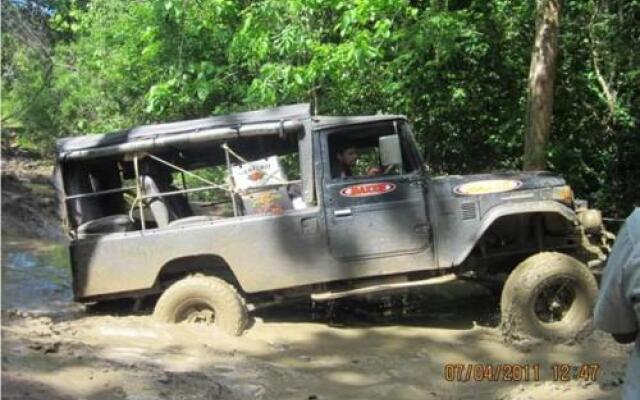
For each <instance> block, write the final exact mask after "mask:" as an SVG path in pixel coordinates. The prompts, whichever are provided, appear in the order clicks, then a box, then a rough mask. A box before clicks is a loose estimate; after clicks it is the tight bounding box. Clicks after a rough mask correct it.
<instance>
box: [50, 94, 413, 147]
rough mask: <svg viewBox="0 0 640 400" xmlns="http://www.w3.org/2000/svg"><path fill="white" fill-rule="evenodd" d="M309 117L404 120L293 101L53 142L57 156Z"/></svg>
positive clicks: (318, 124) (327, 123)
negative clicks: (325, 110) (321, 110)
mask: <svg viewBox="0 0 640 400" xmlns="http://www.w3.org/2000/svg"><path fill="white" fill-rule="evenodd" d="M309 118H311V121H312V124H313V126H314V128H319V129H330V128H332V127H336V126H340V125H353V124H361V123H369V122H375V121H385V120H393V119H405V117H404V116H401V115H372V116H353V117H339V116H314V117H313V118H312V117H311V113H310V105H309V104H308V103H301V104H293V105H287V106H281V107H275V108H268V109H262V110H258V111H248V112H242V113H236V114H229V115H224V116H217V117H208V118H200V119H194V120H188V121H178V122H170V123H163V124H153V125H143V126H138V127H134V128H130V129H126V130H122V131H117V132H113V133H107V134H100V135H85V136H73V137H67V138H62V139H59V140H58V141H57V146H56V150H57V153H58V155H59V156H60V155H62V154H65V153H68V152H75V151H82V150H92V149H99V148H104V147H109V146H117V145H120V144H124V143H128V142H134V141H139V140H143V139H157V138H162V137H166V136H171V135H178V134H185V133H195V134H197V132H199V131H202V130H210V129H215V128H224V127H239V126H246V125H251V124H259V123H270V122H271V123H273V122H281V121H293V120H297V121H302V120H305V119H309Z"/></svg>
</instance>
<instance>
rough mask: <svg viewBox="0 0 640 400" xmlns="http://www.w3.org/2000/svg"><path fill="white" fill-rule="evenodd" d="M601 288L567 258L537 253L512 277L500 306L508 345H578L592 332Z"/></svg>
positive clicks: (517, 268) (511, 275)
mask: <svg viewBox="0 0 640 400" xmlns="http://www.w3.org/2000/svg"><path fill="white" fill-rule="evenodd" d="M597 295H598V284H597V282H596V279H595V278H594V276H593V274H592V273H591V272H590V271H589V269H588V268H587V267H586V265H585V264H583V263H582V262H580V261H578V260H576V259H575V258H573V257H570V256H568V255H566V254H562V253H552V252H549V253H538V254H535V255H533V256H531V257H529V258H527V259H526V260H524V261H523V262H522V263H520V264H519V265H518V266H517V267H516V268H515V269H514V270H513V272H511V274H510V275H509V278H508V279H507V281H506V283H505V285H504V288H503V290H502V297H501V300H500V306H501V314H502V324H501V327H502V330H503V334H504V335H505V337H506V338H507V339H508V340H511V339H518V338H526V337H537V338H544V339H551V340H573V339H576V338H577V337H578V336H581V335H584V333H585V332H584V330H585V329H588V327H589V326H591V324H590V321H591V319H592V315H593V307H594V305H595V302H596V298H597Z"/></svg>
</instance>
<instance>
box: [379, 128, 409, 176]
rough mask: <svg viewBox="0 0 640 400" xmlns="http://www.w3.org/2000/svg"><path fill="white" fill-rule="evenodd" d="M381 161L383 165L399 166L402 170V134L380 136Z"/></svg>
mask: <svg viewBox="0 0 640 400" xmlns="http://www.w3.org/2000/svg"><path fill="white" fill-rule="evenodd" d="M378 140H379V147H380V162H381V163H382V165H383V166H389V165H393V166H398V167H399V170H400V171H403V170H404V169H403V168H402V151H401V150H400V136H398V134H394V135H388V136H380V138H379V139H378Z"/></svg>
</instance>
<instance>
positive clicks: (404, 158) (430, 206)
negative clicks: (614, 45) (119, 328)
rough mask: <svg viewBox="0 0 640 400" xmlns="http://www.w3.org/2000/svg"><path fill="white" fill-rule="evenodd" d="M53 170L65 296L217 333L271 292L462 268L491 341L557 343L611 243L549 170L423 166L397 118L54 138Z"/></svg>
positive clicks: (341, 290)
mask: <svg viewBox="0 0 640 400" xmlns="http://www.w3.org/2000/svg"><path fill="white" fill-rule="evenodd" d="M55 175H56V181H57V183H58V184H57V186H58V190H59V195H60V199H61V203H62V204H63V206H64V207H63V210H62V212H63V215H64V217H65V221H66V226H67V232H68V234H69V236H70V246H69V247H70V255H71V267H72V271H73V290H74V295H75V298H76V299H77V300H78V301H81V302H96V301H102V300H108V299H117V298H133V299H138V300H140V299H143V298H147V297H149V298H152V296H156V297H157V296H158V295H160V296H159V299H158V301H157V303H156V306H155V311H154V314H155V316H157V317H158V318H160V319H162V320H165V321H169V322H179V321H183V320H201V321H205V322H210V323H211V324H213V325H214V326H216V327H217V328H219V329H221V330H223V331H226V332H227V333H230V334H235V335H238V334H240V333H242V332H243V330H245V329H246V327H247V320H248V314H249V311H250V310H252V309H254V308H255V307H259V306H261V305H264V304H269V303H271V302H273V301H275V300H282V299H288V298H292V297H298V296H310V297H311V298H312V299H313V300H314V301H329V300H333V299H338V298H342V297H347V296H357V295H363V294H371V293H377V292H388V291H392V290H406V289H408V288H415V287H420V286H425V285H433V284H440V283H443V282H447V281H451V280H455V279H472V280H476V281H478V282H481V283H485V284H487V285H493V286H494V287H497V288H502V298H501V307H502V311H501V312H502V319H503V323H502V326H503V328H504V329H505V331H506V333H508V334H509V335H532V336H537V337H546V338H554V339H557V338H560V339H566V338H572V337H574V336H575V335H577V334H578V333H579V332H580V331H581V329H582V328H583V327H584V326H585V324H586V323H587V322H588V321H589V319H590V316H591V310H592V306H593V304H594V300H595V297H596V293H597V283H596V279H595V278H594V275H596V274H597V273H598V272H599V270H600V269H601V268H602V266H603V263H604V261H605V259H606V255H607V252H608V250H609V243H610V241H611V239H612V235H611V234H609V233H608V232H606V231H605V229H604V228H603V225H602V217H601V215H600V212H598V211H597V210H590V209H587V207H586V203H585V202H583V201H578V200H575V199H574V197H573V193H572V190H571V188H570V187H569V186H567V184H566V183H565V181H564V180H563V179H562V178H560V177H557V176H554V175H552V174H551V173H548V172H512V173H496V174H483V175H467V176H459V175H451V176H440V177H432V176H430V175H429V174H428V172H427V170H426V168H425V166H424V164H423V161H422V159H421V157H420V153H419V151H418V148H417V146H416V144H415V142H414V139H413V136H412V134H411V129H410V125H409V123H408V122H407V120H406V118H405V117H403V116H399V115H375V116H357V117H324V116H312V115H310V113H309V106H308V105H306V104H301V105H292V106H285V107H279V108H274V109H268V110H262V111H254V112H247V113H240V114H234V115H227V116H221V117H213V118H205V119H199V120H193V121H183V122H174V123H168V124H159V125H149V126H142V127H136V128H133V129H129V130H124V131H120V132H116V133H112V134H107V135H89V136H84V137H73V138H67V139H62V140H60V141H59V142H58V146H57V168H56V172H55Z"/></svg>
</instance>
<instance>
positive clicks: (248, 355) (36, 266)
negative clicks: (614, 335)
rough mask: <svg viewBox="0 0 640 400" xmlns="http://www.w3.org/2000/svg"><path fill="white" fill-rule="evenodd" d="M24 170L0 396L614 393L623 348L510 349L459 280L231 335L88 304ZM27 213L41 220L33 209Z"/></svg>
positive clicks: (41, 183) (18, 183) (11, 225)
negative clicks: (563, 372) (518, 371)
mask: <svg viewBox="0 0 640 400" xmlns="http://www.w3.org/2000/svg"><path fill="white" fill-rule="evenodd" d="M3 158H5V157H3ZM30 162H31V161H29V159H26V161H25V160H17V161H16V160H10V161H9V162H5V160H3V179H2V183H3V188H2V189H3V204H2V210H3V215H2V221H3V226H2V233H3V238H2V398H6V399H24V398H26V399H71V398H73V399H76V398H78V399H80V398H82V399H254V398H255V399H302V400H305V399H308V400H313V399H342V398H349V399H549V398H561V399H609V398H612V399H613V398H619V396H620V385H621V382H622V378H623V376H624V373H623V372H624V368H625V364H626V360H627V358H628V354H629V351H630V347H629V346H621V345H618V344H616V343H615V342H614V341H613V340H611V339H610V338H609V336H608V335H606V334H604V333H601V332H596V333H594V334H593V335H591V336H589V337H588V338H586V339H584V341H582V342H581V343H574V344H552V343H545V342H537V343H536V342H529V343H521V344H520V345H519V346H517V347H514V346H513V345H507V344H505V343H504V342H503V340H502V337H501V335H500V331H499V329H498V326H497V325H498V320H499V314H498V299H497V298H496V297H494V296H492V295H491V293H490V292H488V291H486V290H485V289H483V288H481V287H477V286H475V285H471V284H468V283H453V284H448V285H447V286H441V287H431V288H429V289H428V290H426V289H425V290H422V291H420V292H417V293H415V294H413V295H411V296H410V297H409V298H406V297H405V298H401V297H395V298H392V299H386V300H385V301H374V302H365V301H359V302H349V303H346V302H343V303H338V304H337V305H336V306H335V308H334V309H332V310H330V309H328V308H327V307H319V306H313V305H311V304H309V303H307V302H304V301H303V302H299V303H295V304H289V305H286V306H278V307H273V308H271V309H266V310H263V311H261V312H258V313H256V314H254V322H253V326H252V328H251V329H250V330H249V331H248V332H247V333H246V334H245V335H243V336H242V337H239V338H230V337H226V336H223V335H221V334H218V333H216V332H212V331H211V330H210V329H208V328H207V327H206V326H199V325H178V326H169V325H164V324H160V323H157V322H155V321H154V320H153V319H152V318H151V317H150V316H149V313H150V312H151V309H150V308H149V307H147V308H144V309H143V310H141V311H140V312H138V313H133V312H132V311H131V308H130V307H129V305H127V304H119V305H112V306H111V307H107V308H103V309H101V310H96V309H86V308H85V307H84V306H81V305H78V304H75V303H73V301H72V299H71V282H70V275H69V268H68V261H67V256H66V250H65V247H64V244H63V243H61V241H60V238H61V235H60V233H59V230H58V228H57V225H56V224H57V223H56V221H55V206H54V203H53V200H51V189H50V186H48V173H49V169H48V168H49V167H48V166H47V164H46V163H40V162H35V164H33V163H32V164H29V163H30ZM11 163H13V164H11ZM9 176H12V177H9ZM34 185H35V186H34ZM46 199H48V200H46ZM38 210H43V213H44V216H42V214H38V215H37V216H36V215H34V212H35V211H38ZM402 299H404V300H405V303H406V300H407V299H408V300H409V303H410V305H409V306H406V304H405V305H403V304H402V301H401V300H402ZM447 364H461V365H463V366H464V367H455V368H456V369H455V373H454V379H453V381H449V380H447V379H446V378H447V376H445V372H446V371H449V372H451V371H452V368H449V369H447V368H446V365H447ZM470 364H471V365H477V364H482V365H487V364H488V365H493V366H494V367H498V366H501V365H506V364H522V365H524V366H525V369H526V368H528V371H529V373H528V381H526V378H527V377H525V376H522V379H521V380H520V381H511V382H506V381H504V375H502V376H501V377H500V378H499V380H498V381H495V382H487V381H486V380H487V379H490V377H489V376H484V377H483V378H482V379H483V380H485V381H481V382H476V381H475V380H474V379H473V377H472V378H471V379H470V380H468V381H466V382H465V381H464V380H466V369H467V368H468V366H469V365H470ZM565 364H568V365H571V366H581V365H584V364H589V365H593V364H598V366H599V369H598V370H597V374H596V375H595V376H593V374H592V376H591V377H590V378H589V379H580V378H576V375H577V372H578V371H573V372H575V373H573V374H570V375H572V376H571V379H570V380H569V381H567V382H559V381H555V380H554V373H553V371H554V365H558V366H560V365H565ZM536 366H537V367H536ZM461 368H463V369H461ZM536 368H538V369H537V371H539V372H538V373H537V374H536V373H535V372H534V371H536ZM560 368H564V367H560ZM508 369H509V368H508V367H507V368H506V369H503V371H507V370H508ZM593 370H594V369H592V371H593ZM458 371H461V373H460V375H457V374H458V373H459V372H458ZM448 378H451V377H450V376H449V377H448ZM557 378H559V377H557ZM591 378H594V379H591ZM493 379H495V375H494V378H493Z"/></svg>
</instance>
